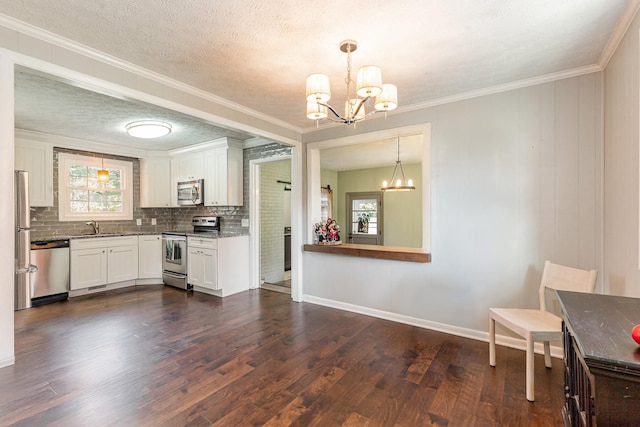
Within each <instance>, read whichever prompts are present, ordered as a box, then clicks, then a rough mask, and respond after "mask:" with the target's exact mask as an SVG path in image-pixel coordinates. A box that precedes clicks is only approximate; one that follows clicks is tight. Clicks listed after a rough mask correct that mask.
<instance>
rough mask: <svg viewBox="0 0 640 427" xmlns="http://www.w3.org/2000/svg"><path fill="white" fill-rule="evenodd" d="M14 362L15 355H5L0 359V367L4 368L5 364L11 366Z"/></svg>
mask: <svg viewBox="0 0 640 427" xmlns="http://www.w3.org/2000/svg"><path fill="white" fill-rule="evenodd" d="M15 363H16V358H15V356H11V357H6V358H4V359H0V368H4V367H5V366H11V365H13V364H15Z"/></svg>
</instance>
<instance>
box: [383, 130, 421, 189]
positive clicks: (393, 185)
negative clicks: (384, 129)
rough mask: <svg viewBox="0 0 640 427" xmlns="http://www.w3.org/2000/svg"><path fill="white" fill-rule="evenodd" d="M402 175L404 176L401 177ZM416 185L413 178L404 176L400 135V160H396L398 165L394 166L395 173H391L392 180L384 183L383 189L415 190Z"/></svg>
mask: <svg viewBox="0 0 640 427" xmlns="http://www.w3.org/2000/svg"><path fill="white" fill-rule="evenodd" d="M398 166H400V174H398V178H397V179H396V174H397V173H398ZM400 175H402V178H400ZM415 189H416V187H415V186H414V185H413V180H411V179H406V178H405V176H404V169H403V168H402V162H401V161H400V137H398V160H396V167H395V168H393V175H391V181H389V182H388V183H387V181H384V182H383V183H382V188H380V190H382V191H413V190H415Z"/></svg>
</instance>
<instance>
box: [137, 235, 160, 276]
mask: <svg viewBox="0 0 640 427" xmlns="http://www.w3.org/2000/svg"><path fill="white" fill-rule="evenodd" d="M161 278H162V236H161V235H159V234H154V235H148V236H138V279H161Z"/></svg>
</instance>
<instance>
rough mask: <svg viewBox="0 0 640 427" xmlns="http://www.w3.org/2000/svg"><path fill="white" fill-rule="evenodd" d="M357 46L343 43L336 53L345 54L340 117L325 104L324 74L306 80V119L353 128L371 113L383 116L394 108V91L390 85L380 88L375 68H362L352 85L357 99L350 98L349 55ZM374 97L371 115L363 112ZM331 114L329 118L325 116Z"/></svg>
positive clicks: (328, 91)
mask: <svg viewBox="0 0 640 427" xmlns="http://www.w3.org/2000/svg"><path fill="white" fill-rule="evenodd" d="M357 48H358V43H356V42H355V41H354V40H345V41H343V42H342V43H340V50H341V51H342V52H345V53H346V54H347V77H346V78H345V79H344V81H345V83H346V84H347V99H346V101H345V106H344V116H343V115H340V113H338V111H337V110H336V109H335V108H333V107H332V106H330V105H329V104H327V102H328V101H329V99H331V89H330V86H329V76H327V75H326V74H311V75H310V76H309V77H307V117H308V118H309V119H311V120H315V121H316V125H317V124H318V122H319V120H321V119H329V120H331V121H334V122H338V123H344V124H347V125H351V124H354V125H355V123H356V122H359V121H361V120H364V119H365V118H366V117H368V116H370V115H371V114H373V113H377V112H381V111H382V112H385V113H386V112H387V111H391V110H394V109H396V108H397V107H398V88H396V86H395V85H392V84H388V83H387V84H382V71H381V70H380V67H378V66H375V65H365V66H364V67H361V68H360V69H359V70H358V76H357V81H356V94H357V96H356V97H354V98H351V84H352V83H353V80H352V79H351V52H355V50H356V49H357ZM372 97H375V103H374V108H375V110H374V111H371V112H370V113H368V114H367V113H366V112H365V108H364V104H365V103H366V102H367V101H368V100H369V98H372ZM329 111H331V114H332V116H329Z"/></svg>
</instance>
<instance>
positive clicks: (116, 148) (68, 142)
mask: <svg viewBox="0 0 640 427" xmlns="http://www.w3.org/2000/svg"><path fill="white" fill-rule="evenodd" d="M15 138H16V139H24V140H28V141H37V142H44V143H47V144H52V145H53V146H54V147H61V148H70V149H74V150H82V151H92V152H98V153H104V154H112V155H114V156H125V157H134V158H141V157H147V156H148V153H149V151H147V150H140V149H137V148H131V147H127V146H124V145H115V144H109V143H106V142H97V141H90V140H87V139H80V138H70V137H67V136H60V135H55V134H51V133H44V132H35V131H31V130H26V129H18V128H16V129H15Z"/></svg>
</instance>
